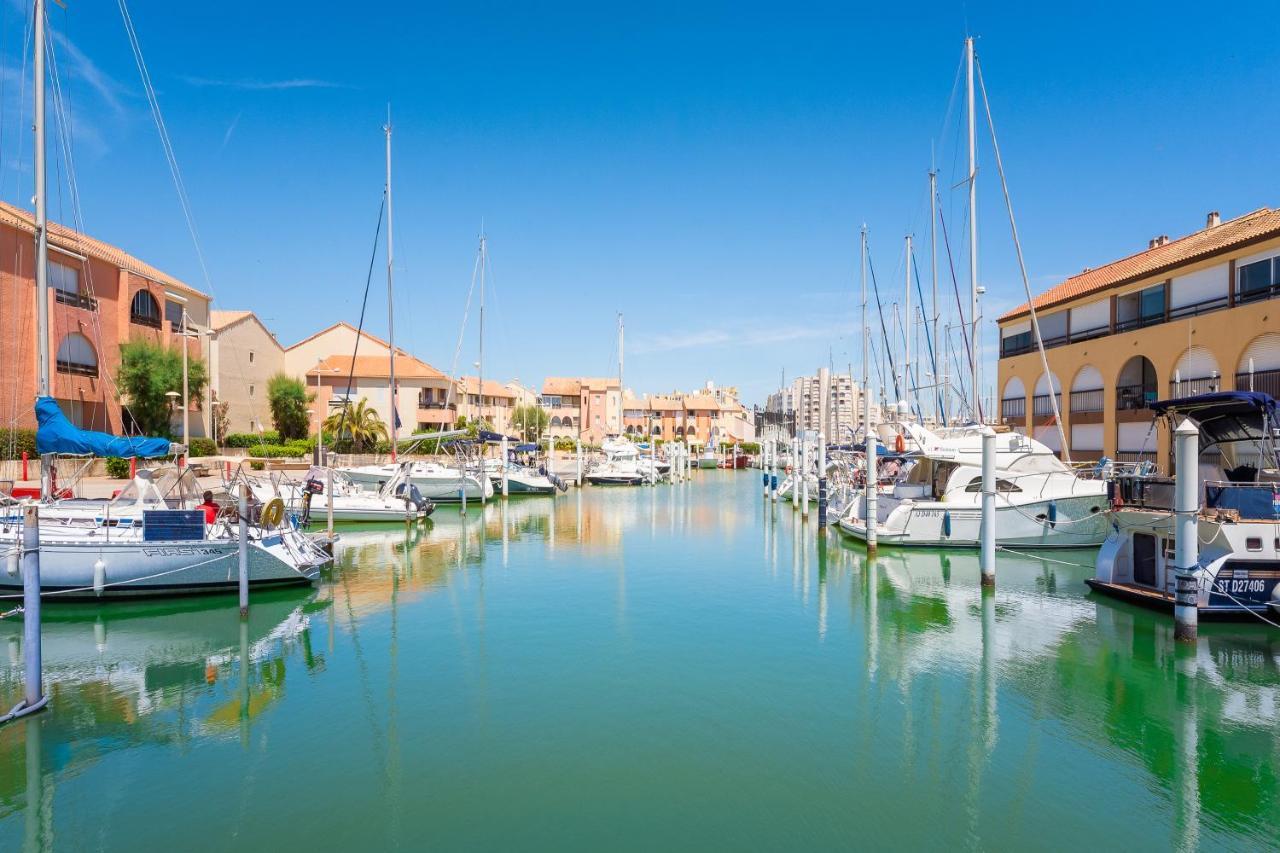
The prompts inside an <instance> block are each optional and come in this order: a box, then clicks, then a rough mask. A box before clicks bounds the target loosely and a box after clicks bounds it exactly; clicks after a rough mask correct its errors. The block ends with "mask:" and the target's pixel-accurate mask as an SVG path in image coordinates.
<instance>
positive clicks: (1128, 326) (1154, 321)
mask: <svg viewBox="0 0 1280 853" xmlns="http://www.w3.org/2000/svg"><path fill="white" fill-rule="evenodd" d="M1163 322H1164V314H1151V315H1149V316H1147V317H1134V318H1133V319H1132V320H1118V321H1116V328H1115V333H1116V334H1117V335H1118V334H1120V333H1121V332H1132V331H1133V330H1135V329H1145V328H1147V327H1148V326H1158V325H1160V324H1161V323H1163Z"/></svg>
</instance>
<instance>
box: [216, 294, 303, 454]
mask: <svg viewBox="0 0 1280 853" xmlns="http://www.w3.org/2000/svg"><path fill="white" fill-rule="evenodd" d="M209 328H210V339H209V381H210V384H211V390H212V392H213V394H212V396H213V398H215V399H216V400H217V401H218V403H220V404H223V405H225V406H226V418H227V432H257V431H258V430H259V429H270V428H271V426H272V423H271V404H270V401H269V400H268V398H267V383H268V382H270V381H271V377H272V376H275V375H276V374H277V373H284V372H285V361H284V347H282V346H280V342H279V341H277V340H276V337H275V335H273V334H272V333H271V330H270V329H268V328H267V327H266V326H265V325H264V324H263V323H262V321H261V320H259V319H258V317H257V315H256V314H254V313H253V312H252V311H213V312H212V313H211V315H210V322H209Z"/></svg>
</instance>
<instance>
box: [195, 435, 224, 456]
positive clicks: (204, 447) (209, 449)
mask: <svg viewBox="0 0 1280 853" xmlns="http://www.w3.org/2000/svg"><path fill="white" fill-rule="evenodd" d="M190 449H191V455H192V456H217V455H218V445H217V444H216V443H215V442H214V440H213V439H212V438H193V439H191V448H190Z"/></svg>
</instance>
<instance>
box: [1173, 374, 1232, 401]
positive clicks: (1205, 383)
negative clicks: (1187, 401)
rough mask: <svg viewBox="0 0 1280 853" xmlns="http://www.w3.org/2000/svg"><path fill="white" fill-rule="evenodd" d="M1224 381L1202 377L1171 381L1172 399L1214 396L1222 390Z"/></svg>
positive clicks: (1218, 378)
mask: <svg viewBox="0 0 1280 853" xmlns="http://www.w3.org/2000/svg"><path fill="white" fill-rule="evenodd" d="M1221 385H1222V379H1221V378H1220V377H1218V376H1201V377H1198V378H1195V379H1176V380H1175V379H1170V380H1169V396H1170V397H1194V396H1195V395H1197V394H1212V393H1214V392H1215V391H1218V390H1220V388H1221Z"/></svg>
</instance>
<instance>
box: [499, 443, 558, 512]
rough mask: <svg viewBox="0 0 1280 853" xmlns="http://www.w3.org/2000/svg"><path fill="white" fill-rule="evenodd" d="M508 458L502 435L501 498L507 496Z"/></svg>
mask: <svg viewBox="0 0 1280 853" xmlns="http://www.w3.org/2000/svg"><path fill="white" fill-rule="evenodd" d="M510 458H511V457H509V456H508V455H507V437H506V436H505V435H504V436H503V437H502V496H503V497H504V498H505V497H506V496H507V461H508V460H509V459H510ZM547 473H548V474H550V473H551V472H550V471H548V472H547ZM504 533H505V528H504Z"/></svg>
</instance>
